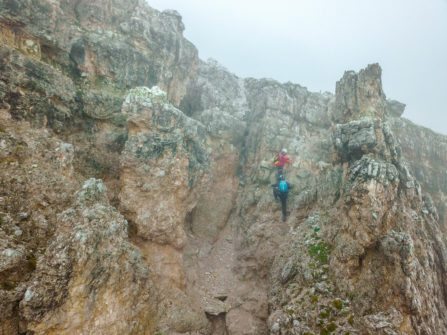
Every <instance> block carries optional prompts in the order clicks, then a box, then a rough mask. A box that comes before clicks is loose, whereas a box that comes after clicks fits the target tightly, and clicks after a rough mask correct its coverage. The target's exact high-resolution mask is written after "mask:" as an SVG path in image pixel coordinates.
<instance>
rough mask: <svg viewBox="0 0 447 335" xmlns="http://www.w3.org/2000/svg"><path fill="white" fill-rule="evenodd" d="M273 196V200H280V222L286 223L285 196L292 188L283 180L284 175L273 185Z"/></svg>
mask: <svg viewBox="0 0 447 335" xmlns="http://www.w3.org/2000/svg"><path fill="white" fill-rule="evenodd" d="M272 187H273V196H274V197H275V200H278V199H279V200H281V211H282V220H283V221H286V218H287V196H288V195H289V190H290V188H291V187H292V185H290V183H289V182H288V181H286V179H285V178H284V175H280V176H279V180H278V183H276V184H273V185H272Z"/></svg>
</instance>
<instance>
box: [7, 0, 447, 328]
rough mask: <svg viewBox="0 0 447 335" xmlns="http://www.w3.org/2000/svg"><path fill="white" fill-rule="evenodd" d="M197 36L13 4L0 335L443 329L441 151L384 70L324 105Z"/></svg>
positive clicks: (114, 11) (124, 6)
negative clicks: (230, 66) (284, 164)
mask: <svg viewBox="0 0 447 335" xmlns="http://www.w3.org/2000/svg"><path fill="white" fill-rule="evenodd" d="M183 30H184V26H183V23H182V20H181V16H180V15H179V14H178V13H177V12H176V11H164V12H159V11H157V10H155V9H152V8H151V7H150V6H149V5H148V4H147V3H146V2H145V1H143V0H128V1H115V0H96V1H85V0H76V1H73V0H63V1H53V0H35V1H28V0H3V1H0V55H1V57H0V98H1V105H0V335H18V334H58V335H59V334H67V335H68V334H107V335H109V334H148V335H180V334H190V335H193V334H194V335H198V334H204V335H205V334H209V335H211V334H215V335H225V334H226V335H262V334H282V335H289V334H296V335H298V334H300V335H304V334H306V335H310V334H315V335H317V334H340V335H347V334H351V335H353V334H384V335H385V334H386V335H391V334H399V335H404V334H405V335H407V334H408V335H411V334H417V335H428V334H432V335H438V334H445V333H447V317H446V315H447V286H446V285H447V283H446V280H445V279H446V271H447V269H446V260H447V249H446V239H445V232H446V227H447V226H446V224H447V221H446V220H447V218H446V215H447V214H446V209H447V208H446V205H445V204H446V195H447V171H446V168H445V167H446V166H447V138H446V137H445V136H443V135H439V134H436V133H434V132H432V131H431V130H429V129H426V128H423V127H420V126H417V125H415V124H413V123H411V122H410V121H408V120H406V119H404V118H402V117H401V116H402V113H403V111H404V108H405V105H404V104H402V103H400V102H397V101H393V100H388V99H387V98H386V95H385V93H384V92H383V89H382V82H381V68H380V66H379V65H378V64H371V65H368V66H367V67H366V68H365V69H363V70H361V71H359V72H358V73H356V72H353V71H347V72H345V74H344V75H343V77H342V78H341V79H340V80H339V81H338V82H337V83H336V90H335V94H331V93H324V94H320V93H313V92H309V91H308V90H307V89H306V88H305V87H302V86H300V85H297V84H293V83H279V82H277V81H274V80H270V79H253V78H239V77H237V76H236V75H234V74H232V73H230V72H229V71H228V70H226V69H225V68H223V67H222V66H221V65H219V64H218V63H217V62H215V61H213V60H208V61H206V62H205V61H202V60H200V59H199V57H198V52H197V50H196V48H195V47H194V45H192V44H191V43H190V42H189V41H187V40H186V39H185V38H184V37H183ZM282 147H286V148H288V151H289V154H290V156H291V157H292V159H293V161H292V164H291V165H290V166H289V168H288V169H287V178H288V180H289V181H290V183H291V184H292V185H293V188H292V190H291V192H290V194H289V199H288V206H289V208H288V210H289V214H288V217H287V220H286V222H282V221H281V220H280V218H281V215H280V205H279V203H277V202H275V200H274V198H273V195H272V189H271V184H272V183H273V182H274V180H275V171H274V170H273V169H272V157H273V155H274V154H275V153H276V152H277V151H278V150H279V149H280V148H282Z"/></svg>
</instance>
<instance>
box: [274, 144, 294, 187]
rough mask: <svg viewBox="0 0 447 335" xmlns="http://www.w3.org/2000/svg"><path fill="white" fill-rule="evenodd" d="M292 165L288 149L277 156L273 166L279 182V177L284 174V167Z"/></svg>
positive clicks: (282, 150)
mask: <svg viewBox="0 0 447 335" xmlns="http://www.w3.org/2000/svg"><path fill="white" fill-rule="evenodd" d="M289 163H291V160H290V157H289V156H288V155H287V149H281V151H280V152H279V153H278V155H277V156H276V158H275V160H274V162H273V165H274V166H275V167H276V169H277V170H276V177H277V179H278V180H279V176H281V175H283V174H284V167H285V166H286V164H289Z"/></svg>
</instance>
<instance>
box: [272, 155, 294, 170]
mask: <svg viewBox="0 0 447 335" xmlns="http://www.w3.org/2000/svg"><path fill="white" fill-rule="evenodd" d="M287 163H290V158H289V156H287V154H283V153H279V154H278V156H277V157H276V159H275V162H274V163H273V164H274V165H275V166H276V167H284V165H286V164H287Z"/></svg>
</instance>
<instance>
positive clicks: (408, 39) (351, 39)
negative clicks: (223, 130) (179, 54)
mask: <svg viewBox="0 0 447 335" xmlns="http://www.w3.org/2000/svg"><path fill="white" fill-rule="evenodd" d="M148 3H149V5H150V6H152V7H154V8H156V9H159V10H164V9H176V10H177V11H179V12H180V14H181V15H182V16H183V22H184V24H185V27H186V29H185V36H186V38H188V39H189V40H190V41H191V42H192V43H194V45H195V46H196V47H197V48H198V50H199V56H200V58H202V59H204V60H206V59H207V58H209V57H211V58H214V59H216V60H217V61H219V63H221V64H222V65H224V66H225V67H226V68H227V69H228V70H229V71H231V72H233V73H235V74H236V75H238V76H240V77H255V78H261V77H267V78H273V79H276V80H278V81H281V82H286V81H291V82H294V83H298V84H300V85H303V86H306V87H307V88H308V89H309V90H311V91H315V92H319V91H329V92H334V91H335V82H336V81H337V80H339V79H340V78H341V77H342V76H343V73H344V71H346V70H355V71H358V70H360V69H362V68H364V67H365V66H366V65H368V64H371V63H376V62H378V63H379V64H380V65H381V67H382V70H383V74H382V82H383V88H384V91H385V94H386V96H387V98H388V99H395V100H399V101H401V102H403V103H405V104H406V105H407V107H406V110H405V113H404V115H403V116H404V117H406V118H408V119H410V120H412V121H413V122H415V123H417V124H420V125H423V126H425V127H428V128H431V129H433V130H435V131H437V132H441V133H443V134H447V122H446V121H447V107H446V106H445V104H444V102H445V100H446V99H445V98H446V97H447V0H275V1H267V0H213V1H209V0H148Z"/></svg>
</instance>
